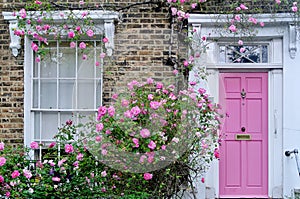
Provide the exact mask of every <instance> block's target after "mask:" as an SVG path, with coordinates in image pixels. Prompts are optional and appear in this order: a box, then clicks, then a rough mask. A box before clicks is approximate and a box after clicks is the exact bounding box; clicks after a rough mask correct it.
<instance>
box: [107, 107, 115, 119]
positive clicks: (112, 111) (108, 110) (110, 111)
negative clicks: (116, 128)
mask: <svg viewBox="0 0 300 199" xmlns="http://www.w3.org/2000/svg"><path fill="white" fill-rule="evenodd" d="M107 113H108V115H109V116H110V117H113V116H114V115H115V108H114V107H113V106H110V107H108V109H107Z"/></svg>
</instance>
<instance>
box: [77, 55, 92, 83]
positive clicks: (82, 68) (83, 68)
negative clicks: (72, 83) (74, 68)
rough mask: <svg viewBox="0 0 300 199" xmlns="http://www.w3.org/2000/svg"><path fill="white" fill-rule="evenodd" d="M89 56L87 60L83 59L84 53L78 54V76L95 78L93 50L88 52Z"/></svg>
mask: <svg viewBox="0 0 300 199" xmlns="http://www.w3.org/2000/svg"><path fill="white" fill-rule="evenodd" d="M86 55H87V56H88V58H87V59H86V60H83V59H82V56H83V54H82V53H80V54H79V55H78V77H79V78H94V73H95V72H94V68H95V67H94V66H95V60H94V58H95V57H94V51H93V50H91V51H89V52H88V53H87V54H86Z"/></svg>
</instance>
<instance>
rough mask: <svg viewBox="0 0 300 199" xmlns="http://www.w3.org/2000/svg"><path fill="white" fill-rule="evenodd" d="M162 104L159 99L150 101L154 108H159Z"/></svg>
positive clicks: (151, 106)
mask: <svg viewBox="0 0 300 199" xmlns="http://www.w3.org/2000/svg"><path fill="white" fill-rule="evenodd" d="M160 105H161V104H160V103H159V102H157V101H151V102H150V108H152V109H153V110H156V109H158V108H159V107H160Z"/></svg>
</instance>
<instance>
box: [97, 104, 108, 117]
mask: <svg viewBox="0 0 300 199" xmlns="http://www.w3.org/2000/svg"><path fill="white" fill-rule="evenodd" d="M106 111H107V108H106V106H100V107H99V108H98V117H97V120H100V119H101V118H102V117H103V116H104V115H105V114H106Z"/></svg>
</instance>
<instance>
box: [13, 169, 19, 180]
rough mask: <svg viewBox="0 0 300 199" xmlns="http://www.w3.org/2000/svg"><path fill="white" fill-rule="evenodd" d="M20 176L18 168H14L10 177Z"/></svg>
mask: <svg viewBox="0 0 300 199" xmlns="http://www.w3.org/2000/svg"><path fill="white" fill-rule="evenodd" d="M19 176H20V172H19V171H18V170H14V171H13V172H12V174H11V177H12V178H17V177H19Z"/></svg>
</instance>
